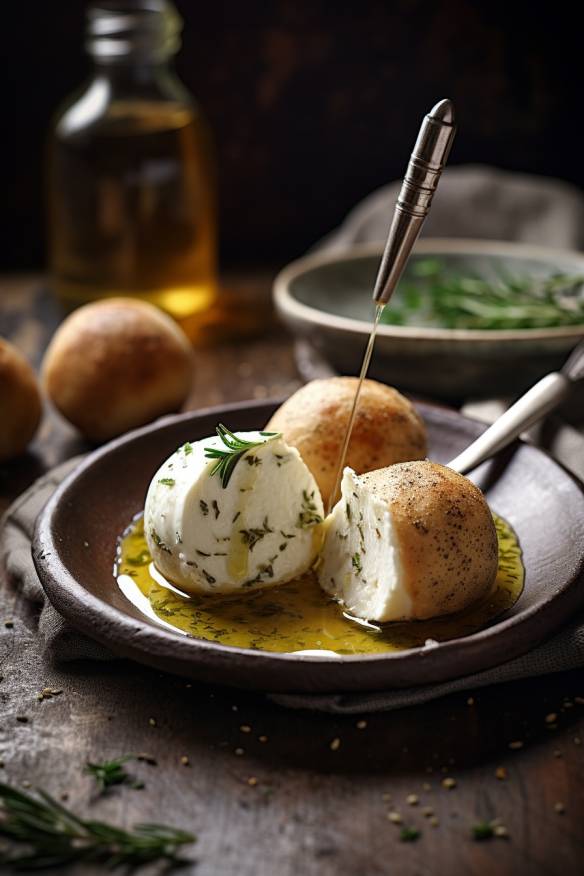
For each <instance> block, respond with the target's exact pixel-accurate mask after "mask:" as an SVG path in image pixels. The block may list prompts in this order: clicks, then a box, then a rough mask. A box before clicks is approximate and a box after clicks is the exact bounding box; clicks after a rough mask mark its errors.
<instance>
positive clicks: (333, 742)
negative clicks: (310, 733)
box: [329, 736, 341, 751]
mask: <svg viewBox="0 0 584 876" xmlns="http://www.w3.org/2000/svg"><path fill="white" fill-rule="evenodd" d="M340 747H341V740H340V739H339V737H338V736H335V738H334V739H333V740H331V743H330V745H329V748H330V750H331V751H338V750H339V748H340Z"/></svg>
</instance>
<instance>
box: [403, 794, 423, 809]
mask: <svg viewBox="0 0 584 876" xmlns="http://www.w3.org/2000/svg"><path fill="white" fill-rule="evenodd" d="M419 802H420V798H419V797H418V795H417V794H408V796H407V797H406V803H407V804H408V806H417V805H418V803H419Z"/></svg>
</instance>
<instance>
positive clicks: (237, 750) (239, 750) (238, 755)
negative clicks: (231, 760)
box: [235, 748, 244, 757]
mask: <svg viewBox="0 0 584 876" xmlns="http://www.w3.org/2000/svg"><path fill="white" fill-rule="evenodd" d="M243 754H244V750H243V748H236V749H235V755H236V756H237V757H241V756H242V755H243Z"/></svg>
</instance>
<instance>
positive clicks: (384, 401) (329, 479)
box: [266, 377, 426, 505]
mask: <svg viewBox="0 0 584 876" xmlns="http://www.w3.org/2000/svg"><path fill="white" fill-rule="evenodd" d="M356 388H357V378H356V377H331V378H328V379H326V380H312V381H311V382H310V383H307V384H306V386H303V387H301V389H299V390H298V391H297V392H295V393H294V395H292V396H290V398H289V399H288V400H287V401H285V402H284V404H283V405H282V406H281V407H280V408H278V410H277V411H276V413H275V414H274V415H273V417H272V418H271V420H270V422H269V423H268V425H267V426H266V428H267V429H269V430H274V431H277V432H282V434H283V435H284V438H285V440H286V441H287V442H288V444H291V445H292V446H293V447H297V448H298V450H299V451H300V455H301V456H302V459H303V460H304V462H305V463H306V465H307V466H308V468H309V469H310V470H311V472H312V474H313V475H314V477H315V478H316V482H317V483H318V486H319V487H320V492H321V495H322V498H323V502H324V503H325V505H326V504H327V502H328V500H329V497H330V494H331V492H332V490H333V489H334V481H335V476H336V472H337V466H338V462H339V456H340V452H341V447H342V443H343V439H344V437H345V431H346V428H347V424H348V422H349V416H350V413H351V407H352V405H353V399H354V397H355V390H356ZM425 456H426V427H425V425H424V422H423V420H422V418H421V417H420V415H419V414H418V413H417V411H416V409H415V408H414V406H413V405H412V403H411V402H410V401H408V399H407V398H404V396H403V395H401V393H399V392H398V391H397V390H396V389H393V388H392V387H391V386H385V384H383V383H377V381H375V380H364V381H363V386H362V388H361V395H360V397H359V407H358V408H357V417H356V419H355V425H354V427H353V433H352V436H351V443H350V444H349V451H348V454H347V459H346V464H347V465H348V466H349V467H350V468H352V469H353V470H354V471H356V472H357V474H363V473H364V472H367V471H372V470H373V469H376V468H382V467H383V466H386V465H391V464H393V463H395V462H404V461H406V460H409V459H423V458H424V457H425Z"/></svg>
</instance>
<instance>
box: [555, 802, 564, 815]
mask: <svg viewBox="0 0 584 876" xmlns="http://www.w3.org/2000/svg"><path fill="white" fill-rule="evenodd" d="M565 811H566V807H565V806H564V804H563V803H559V802H558V803H554V812H557V813H558V815H563V814H564V812H565Z"/></svg>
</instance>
